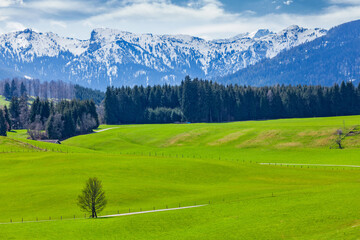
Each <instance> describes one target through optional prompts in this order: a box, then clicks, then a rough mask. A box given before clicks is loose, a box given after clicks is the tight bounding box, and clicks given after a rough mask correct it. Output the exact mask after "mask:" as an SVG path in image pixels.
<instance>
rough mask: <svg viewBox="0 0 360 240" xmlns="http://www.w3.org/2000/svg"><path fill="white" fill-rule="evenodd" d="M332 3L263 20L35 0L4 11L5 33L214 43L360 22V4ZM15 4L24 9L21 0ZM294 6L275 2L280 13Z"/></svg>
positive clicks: (135, 2)
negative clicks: (173, 37) (25, 30)
mask: <svg viewBox="0 0 360 240" xmlns="http://www.w3.org/2000/svg"><path fill="white" fill-rule="evenodd" d="M4 1H7V2H9V1H10V0H0V6H1V3H4ZM328 1H331V4H332V6H331V7H329V8H326V9H323V10H322V11H321V12H318V13H316V14H312V15H302V14H286V13H279V12H275V13H272V14H267V15H263V16H259V15H258V14H257V13H256V12H253V11H250V10H248V11H244V12H241V13H233V12H228V11H226V10H225V9H224V6H223V5H222V3H221V2H220V1H219V0H189V1H188V2H187V3H185V4H182V5H177V4H174V3H173V2H172V0H122V1H119V0H108V1H106V2H101V3H100V2H99V1H98V0H88V1H83V0H51V1H50V0H33V1H25V2H24V3H22V4H21V6H20V5H19V7H16V8H15V7H13V6H10V7H7V8H0V16H1V17H0V31H1V32H7V31H13V30H14V29H21V28H22V27H24V26H21V25H26V27H31V28H33V29H39V30H41V31H43V32H46V31H53V32H55V33H59V34H61V35H64V36H70V37H78V38H82V39H86V38H89V35H90V32H91V30H92V29H93V28H98V27H107V28H116V29H120V30H125V31H130V32H135V33H149V32H151V33H154V34H189V35H194V36H199V37H204V38H208V39H212V38H225V37H231V36H234V35H237V34H239V33H243V32H254V31H256V30H257V29H259V28H269V29H271V30H272V31H279V30H282V29H284V28H286V27H288V26H289V25H292V24H297V25H300V26H304V27H312V28H313V27H323V28H330V27H332V26H335V25H338V24H340V23H343V22H347V21H351V20H355V19H358V18H360V0H328ZM11 2H12V3H21V1H19V0H11ZM292 2H293V0H286V1H285V0H279V1H273V3H274V4H276V5H274V8H275V7H276V9H280V8H281V7H282V6H283V5H284V4H285V5H288V4H291V3H292ZM340 3H348V5H341V4H340ZM350 3H351V4H350ZM355 3H356V4H355ZM357 3H359V4H357ZM16 23H17V24H16ZM20 24H21V25H20Z"/></svg>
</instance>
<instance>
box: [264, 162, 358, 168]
mask: <svg viewBox="0 0 360 240" xmlns="http://www.w3.org/2000/svg"><path fill="white" fill-rule="evenodd" d="M259 164H260V165H276V166H280V165H285V166H318V167H350V168H360V166H358V165H333V164H307V163H259Z"/></svg>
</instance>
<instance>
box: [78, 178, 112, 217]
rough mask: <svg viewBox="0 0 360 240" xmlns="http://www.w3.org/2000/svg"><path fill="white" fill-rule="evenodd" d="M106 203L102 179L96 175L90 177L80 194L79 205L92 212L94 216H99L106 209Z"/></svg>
mask: <svg viewBox="0 0 360 240" xmlns="http://www.w3.org/2000/svg"><path fill="white" fill-rule="evenodd" d="M106 204H107V200H106V198H105V192H104V191H103V189H102V184H101V181H100V180H98V179H97V178H96V177H94V178H89V180H88V181H87V182H86V186H85V188H84V189H83V191H82V194H81V195H79V196H78V206H79V207H80V208H81V209H82V210H83V211H84V212H88V213H91V217H92V218H97V215H98V213H100V212H101V211H102V210H104V208H105V206H106Z"/></svg>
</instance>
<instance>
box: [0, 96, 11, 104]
mask: <svg viewBox="0 0 360 240" xmlns="http://www.w3.org/2000/svg"><path fill="white" fill-rule="evenodd" d="M9 103H10V102H9V101H7V100H6V99H5V97H4V96H2V95H0V106H5V105H6V106H9Z"/></svg>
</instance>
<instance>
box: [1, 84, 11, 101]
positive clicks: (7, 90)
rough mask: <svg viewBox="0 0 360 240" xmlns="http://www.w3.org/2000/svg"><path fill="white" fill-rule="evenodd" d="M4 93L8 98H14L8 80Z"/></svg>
mask: <svg viewBox="0 0 360 240" xmlns="http://www.w3.org/2000/svg"><path fill="white" fill-rule="evenodd" d="M3 95H4V97H5V98H6V99H7V100H10V99H11V98H12V94H11V89H10V84H9V83H8V82H6V83H5V86H4V93H3Z"/></svg>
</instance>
